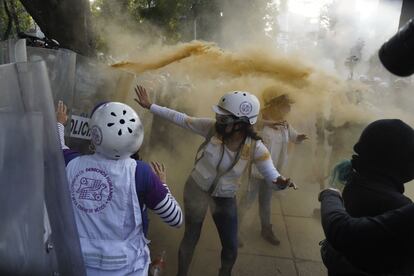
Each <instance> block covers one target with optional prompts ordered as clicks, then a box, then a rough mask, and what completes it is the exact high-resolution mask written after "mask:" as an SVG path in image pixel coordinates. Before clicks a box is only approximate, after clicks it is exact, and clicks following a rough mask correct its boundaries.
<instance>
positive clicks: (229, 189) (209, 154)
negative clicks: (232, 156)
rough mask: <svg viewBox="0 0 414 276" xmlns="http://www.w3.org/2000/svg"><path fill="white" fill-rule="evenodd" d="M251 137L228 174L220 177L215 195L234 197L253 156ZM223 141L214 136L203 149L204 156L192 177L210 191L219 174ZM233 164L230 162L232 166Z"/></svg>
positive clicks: (205, 189)
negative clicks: (218, 166) (218, 165)
mask: <svg viewBox="0 0 414 276" xmlns="http://www.w3.org/2000/svg"><path fill="white" fill-rule="evenodd" d="M250 147H251V138H250V137H248V138H247V139H246V141H245V144H244V145H243V148H242V149H241V151H242V152H241V154H240V159H239V161H238V162H237V163H236V165H235V166H234V167H233V168H232V169H231V170H230V171H228V172H227V173H226V174H224V175H223V176H221V177H220V179H219V181H218V183H217V187H216V189H215V190H214V191H213V194H212V195H213V196H217V197H234V196H235V194H236V192H237V190H238V188H239V186H240V178H241V176H242V174H243V172H244V170H245V169H246V167H247V165H248V163H249V160H250V157H251V149H250ZM221 151H222V141H221V140H219V139H218V138H217V137H215V136H213V137H212V138H211V139H210V141H209V142H208V143H207V145H206V146H205V148H204V150H203V154H202V157H201V158H200V159H199V160H198V162H197V163H196V164H195V166H194V169H193V171H192V172H191V177H192V178H193V179H194V181H195V182H196V183H197V184H198V186H199V187H200V188H201V189H202V190H204V191H208V190H209V189H210V187H211V185H212V184H213V181H214V179H215V177H216V175H217V173H218V172H217V171H216V168H217V164H218V163H219V161H220V156H221ZM230 165H231V164H228V167H230Z"/></svg>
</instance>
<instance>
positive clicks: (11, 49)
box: [0, 39, 27, 64]
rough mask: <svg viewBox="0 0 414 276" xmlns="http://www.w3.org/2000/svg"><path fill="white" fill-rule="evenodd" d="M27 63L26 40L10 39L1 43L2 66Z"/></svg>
mask: <svg viewBox="0 0 414 276" xmlns="http://www.w3.org/2000/svg"><path fill="white" fill-rule="evenodd" d="M26 61H27V55H26V40H25V39H9V40H6V41H3V42H0V64H6V63H12V62H26Z"/></svg>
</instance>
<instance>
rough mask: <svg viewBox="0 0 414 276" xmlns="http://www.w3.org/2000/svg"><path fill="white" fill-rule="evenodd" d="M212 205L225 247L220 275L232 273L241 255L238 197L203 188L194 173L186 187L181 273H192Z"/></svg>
mask: <svg viewBox="0 0 414 276" xmlns="http://www.w3.org/2000/svg"><path fill="white" fill-rule="evenodd" d="M208 207H210V211H211V213H212V216H213V220H214V223H215V224H216V228H217V231H218V234H219V236H220V241H221V246H222V250H221V268H220V272H219V275H220V276H230V275H231V270H232V268H233V265H234V263H235V262H236V258H237V204H236V198H235V197H233V198H225V197H212V196H211V195H210V194H209V193H207V192H205V191H203V190H201V189H200V187H199V186H198V185H197V183H195V181H194V180H193V179H192V178H191V176H190V177H189V178H188V180H187V183H186V184H185V188H184V212H185V231H184V237H183V239H182V241H181V244H180V249H179V251H178V276H186V275H187V273H188V269H189V267H190V263H191V260H192V258H193V254H194V249H195V247H196V245H197V242H198V240H199V238H200V233H201V228H202V226H203V222H204V218H205V216H206V213H207V209H208Z"/></svg>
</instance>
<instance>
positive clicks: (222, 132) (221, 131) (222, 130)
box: [215, 123, 233, 139]
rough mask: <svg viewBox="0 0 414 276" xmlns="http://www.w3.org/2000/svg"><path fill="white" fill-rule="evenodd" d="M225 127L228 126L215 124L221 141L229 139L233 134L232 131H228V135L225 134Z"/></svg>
mask: <svg viewBox="0 0 414 276" xmlns="http://www.w3.org/2000/svg"><path fill="white" fill-rule="evenodd" d="M227 126H228V124H220V123H216V124H215V128H216V132H217V134H218V135H220V136H221V137H223V139H226V138H228V137H230V136H231V135H232V133H233V131H230V132H229V133H227V132H226V128H227Z"/></svg>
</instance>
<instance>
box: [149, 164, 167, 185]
mask: <svg viewBox="0 0 414 276" xmlns="http://www.w3.org/2000/svg"><path fill="white" fill-rule="evenodd" d="M151 167H152V170H153V171H154V172H155V174H156V175H158V177H159V178H160V180H161V182H162V183H164V184H165V183H167V170H166V168H165V166H164V164H161V163H158V162H151Z"/></svg>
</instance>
